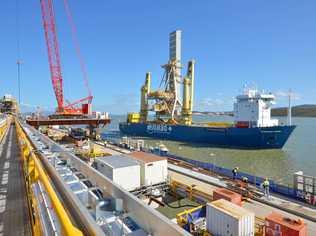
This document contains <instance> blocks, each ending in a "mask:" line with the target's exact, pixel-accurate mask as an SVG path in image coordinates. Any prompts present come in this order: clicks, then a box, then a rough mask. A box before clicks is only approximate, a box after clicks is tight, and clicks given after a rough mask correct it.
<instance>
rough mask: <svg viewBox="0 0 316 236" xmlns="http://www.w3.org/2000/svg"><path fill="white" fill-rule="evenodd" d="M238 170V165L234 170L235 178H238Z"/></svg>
mask: <svg viewBox="0 0 316 236" xmlns="http://www.w3.org/2000/svg"><path fill="white" fill-rule="evenodd" d="M238 170H239V167H238V166H236V167H235V168H234V169H233V170H232V172H233V180H236V179H237V175H238Z"/></svg>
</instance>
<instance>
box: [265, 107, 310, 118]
mask: <svg viewBox="0 0 316 236" xmlns="http://www.w3.org/2000/svg"><path fill="white" fill-rule="evenodd" d="M271 115H272V116H287V107H279V108H273V109H272V110H271ZM292 116H300V117H316V105H314V104H305V105H299V106H294V107H292Z"/></svg>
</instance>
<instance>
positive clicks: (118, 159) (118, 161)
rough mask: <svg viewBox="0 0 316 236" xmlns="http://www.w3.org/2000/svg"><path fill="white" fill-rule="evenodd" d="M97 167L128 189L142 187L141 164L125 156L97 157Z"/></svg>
mask: <svg viewBox="0 0 316 236" xmlns="http://www.w3.org/2000/svg"><path fill="white" fill-rule="evenodd" d="M95 162H96V169H97V170H98V171H99V172H101V173H102V174H103V175H105V176H106V177H108V178H109V179H111V180H112V181H113V182H114V183H116V184H118V185H120V186H121V187H123V188H124V189H125V190H127V191H131V190H134V189H136V188H138V187H140V165H139V163H138V162H137V161H135V160H132V159H130V158H127V157H123V156H108V157H100V158H96V160H95Z"/></svg>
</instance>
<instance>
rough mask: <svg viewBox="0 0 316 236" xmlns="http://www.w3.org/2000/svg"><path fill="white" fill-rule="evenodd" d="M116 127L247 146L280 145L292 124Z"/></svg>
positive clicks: (178, 138) (139, 133) (171, 137)
mask: <svg viewBox="0 0 316 236" xmlns="http://www.w3.org/2000/svg"><path fill="white" fill-rule="evenodd" d="M119 127H120V131H121V132H122V133H123V134H126V135H131V136H144V137H152V138H158V139H167V140H174V141H183V142H193V143H204V144H209V145H211V146H218V147H222V146H224V147H231V148H249V149H272V148H282V147H283V146H284V144H285V143H286V141H287V140H288V138H289V136H290V134H291V133H292V132H293V130H294V129H295V126H273V127H253V128H239V127H227V128H224V127H223V128H219V127H204V126H194V125H191V126H188V125H166V124H145V123H127V122H123V123H120V125H119Z"/></svg>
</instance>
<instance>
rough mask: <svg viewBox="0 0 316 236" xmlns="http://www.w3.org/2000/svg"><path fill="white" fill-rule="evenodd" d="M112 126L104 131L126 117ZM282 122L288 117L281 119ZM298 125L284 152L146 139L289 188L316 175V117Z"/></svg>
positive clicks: (210, 118)
mask: <svg viewBox="0 0 316 236" xmlns="http://www.w3.org/2000/svg"><path fill="white" fill-rule="evenodd" d="M111 118H112V123H111V124H110V125H109V126H108V127H107V128H106V129H105V130H104V132H105V133H106V132H108V131H110V130H118V123H119V122H121V121H125V120H126V116H112V117H111ZM231 119H232V118H231V117H224V116H220V117H216V116H208V115H196V116H194V121H196V122H206V121H223V120H224V121H231ZM278 119H279V121H280V122H281V123H285V122H286V118H285V117H278ZM292 124H295V125H297V128H296V129H295V130H294V132H293V133H292V135H291V136H290V138H289V140H288V142H287V143H286V145H285V146H284V147H283V149H282V150H273V149H271V150H239V149H229V148H213V147H209V146H207V145H199V144H192V143H183V142H174V141H167V140H158V139H151V138H144V139H145V144H146V145H148V146H156V145H157V144H159V143H163V144H165V145H166V146H167V148H168V149H169V151H170V152H171V153H173V154H177V155H181V156H183V157H187V158H191V159H194V160H200V161H204V162H210V163H215V164H216V165H218V166H223V167H226V168H234V167H236V166H238V167H239V169H240V171H243V172H247V173H250V174H255V175H257V176H262V177H268V178H270V179H273V180H275V181H277V182H278V183H282V184H285V185H291V184H292V181H293V173H295V172H297V171H303V172H304V174H307V175H311V176H316V118H296V117H295V118H292Z"/></svg>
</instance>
